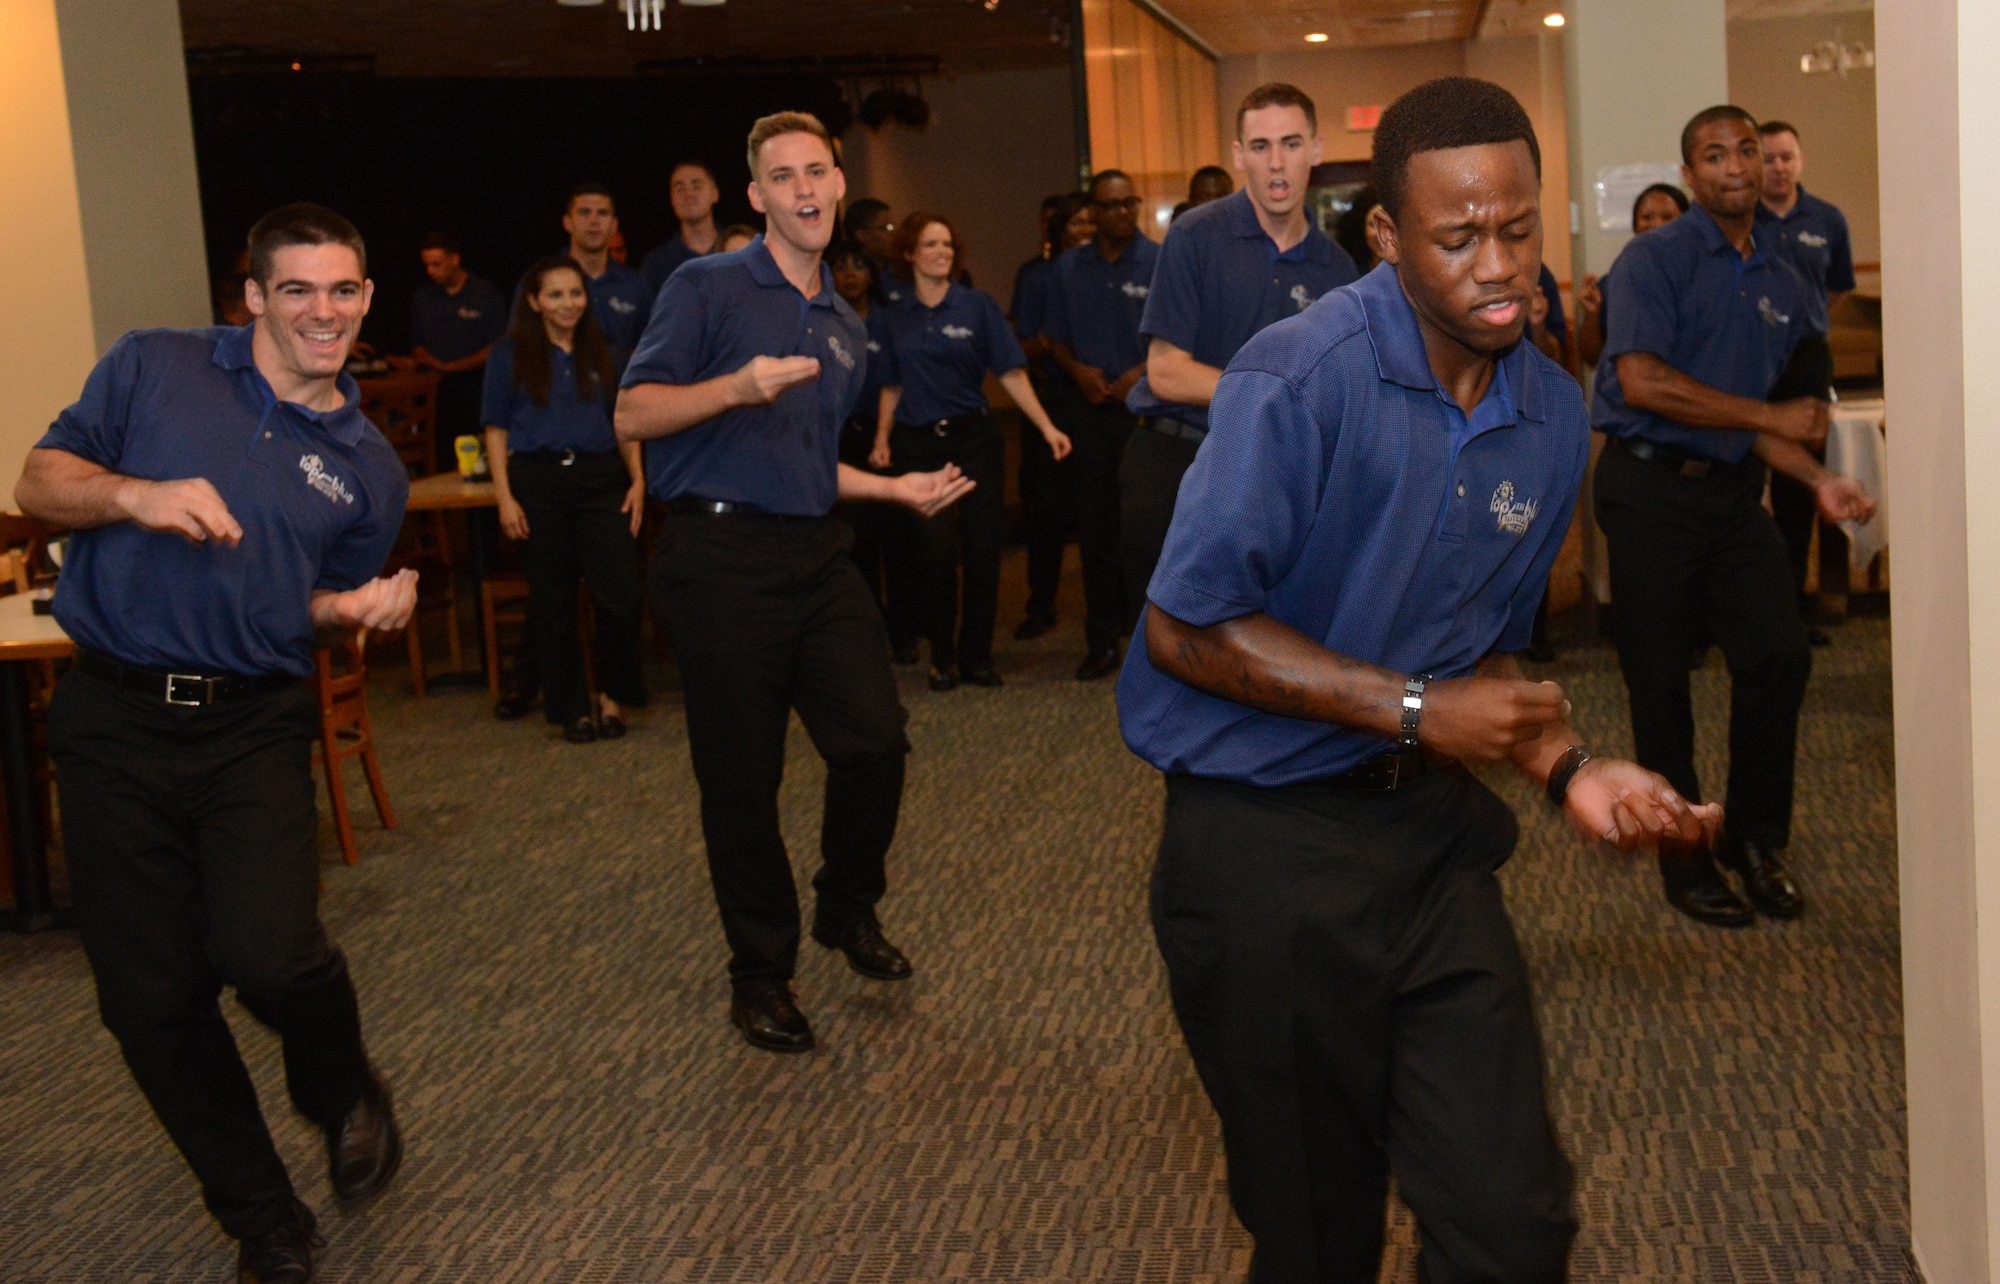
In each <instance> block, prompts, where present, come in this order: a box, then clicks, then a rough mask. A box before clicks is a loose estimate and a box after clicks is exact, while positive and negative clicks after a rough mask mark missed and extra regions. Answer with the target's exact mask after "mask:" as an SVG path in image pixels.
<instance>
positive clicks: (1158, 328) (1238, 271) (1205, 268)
mask: <svg viewBox="0 0 2000 1284" xmlns="http://www.w3.org/2000/svg"><path fill="white" fill-rule="evenodd" d="M1360 275H1361V274H1360V273H1359V272H1357V271H1356V270H1355V268H1354V260H1353V259H1351V258H1349V257H1348V256H1347V251H1346V250H1343V249H1341V248H1340V247H1339V246H1338V245H1335V244H1334V243H1333V242H1332V241H1330V240H1328V239H1327V235H1326V233H1325V232H1322V231H1320V230H1319V227H1318V226H1317V225H1316V224H1315V223H1314V222H1313V220H1312V219H1310V218H1308V219H1307V220H1306V236H1305V239H1304V240H1303V241H1300V242H1299V243H1298V244H1297V245H1294V246H1293V247H1292V248H1291V249H1289V250H1286V251H1285V252H1284V253H1282V254H1281V253H1279V252H1278V243H1277V242H1276V241H1273V240H1272V239H1271V238H1270V237H1269V236H1267V235H1265V233H1264V229H1263V227H1261V226H1260V225H1259V224H1258V222H1257V207H1256V206H1255V205H1253V204H1251V202H1250V193H1248V192H1247V191H1246V192H1237V193H1235V194H1233V195H1230V196H1225V197H1223V198H1222V199H1221V200H1219V201H1210V202H1208V203H1207V204H1205V205H1197V206H1196V207H1195V208H1193V209H1191V210H1189V211H1188V212H1187V213H1185V214H1183V215H1181V217H1180V218H1179V220H1177V221H1176V222H1175V223H1174V225H1173V226H1172V227H1170V228H1168V229H1167V239H1166V243H1165V244H1164V245H1162V246H1161V247H1160V262H1159V266H1157V267H1155V268H1154V269H1153V289H1152V294H1151V295H1150V296H1149V297H1148V298H1147V299H1146V311H1145V316H1144V318H1143V319H1142V320H1141V321H1140V322H1139V333H1140V335H1141V336H1143V338H1144V339H1146V340H1152V339H1165V340H1166V341H1167V342H1168V343H1171V344H1173V345H1174V346H1175V347H1176V348H1179V349H1180V350H1181V351H1182V352H1185V353H1187V354H1188V355H1190V356H1192V357H1193V358H1194V359H1195V360H1196V361H1199V362H1201V363H1202V364H1203V365H1209V366H1214V367H1215V368H1216V369H1218V370H1220V369H1222V368H1223V367H1224V366H1226V365H1228V364H1229V360H1230V358H1232V357H1234V356H1235V355H1236V353H1237V350H1238V349H1240V348H1241V347H1242V346H1243V345H1244V344H1246V343H1248V342H1250V336H1252V335H1254V334H1256V333H1257V332H1258V331H1259V330H1262V329H1263V328H1264V327H1265V326H1267V325H1270V324H1271V323H1272V322H1273V321H1279V320H1282V319H1284V318H1285V317H1289V316H1295V315H1297V314H1298V313H1300V312H1303V311H1305V310H1306V309H1307V308H1309V307H1311V306H1312V305H1313V302H1314V300H1316V299H1318V298H1319V297H1320V296H1321V295H1322V294H1325V293H1326V292H1327V291H1328V290H1333V289H1337V288H1339V287H1340V286H1343V285H1346V284H1347V283H1348V282H1350V281H1352V280H1354V279H1355V278H1356V277H1358V276H1360ZM1144 356H1145V353H1144V350H1143V349H1142V350H1141V352H1140V357H1141V359H1142V360H1143V359H1144ZM1125 405H1126V407H1127V408H1128V409H1130V410H1131V411H1132V413H1133V414H1135V415H1167V416H1169V417H1171V418H1174V419H1178V420H1180V421H1181V422H1182V423H1185V424H1189V425H1191V426H1193V427H1196V428H1206V427H1208V407H1207V406H1187V405H1182V404H1180V403H1179V402H1173V401H1164V400H1162V399H1161V398H1159V397H1157V396H1155V395H1153V388H1152V385H1151V384H1150V383H1149V382H1148V381H1147V379H1146V377H1145V376H1144V375H1141V376H1140V377H1139V382H1138V383H1137V384H1136V385H1134V387H1133V389H1132V392H1131V394H1130V395H1129V396H1127V397H1126V398H1125Z"/></svg>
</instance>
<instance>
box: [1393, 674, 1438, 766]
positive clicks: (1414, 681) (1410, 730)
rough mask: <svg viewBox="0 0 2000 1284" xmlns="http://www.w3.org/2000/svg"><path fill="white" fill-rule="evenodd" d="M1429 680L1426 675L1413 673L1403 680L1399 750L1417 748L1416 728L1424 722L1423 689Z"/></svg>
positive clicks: (1428, 676)
mask: <svg viewBox="0 0 2000 1284" xmlns="http://www.w3.org/2000/svg"><path fill="white" fill-rule="evenodd" d="M1430 680H1431V675H1430V674H1428V673H1413V674H1411V675H1410V676H1409V677H1407V678H1405V679H1404V680H1403V738H1402V740H1400V741H1399V742H1398V747H1399V748H1401V749H1406V750H1410V749H1415V748H1416V747H1417V727H1418V725H1419V724H1420V723H1422V722H1423V720H1424V688H1425V687H1426V686H1428V685H1429V684H1430Z"/></svg>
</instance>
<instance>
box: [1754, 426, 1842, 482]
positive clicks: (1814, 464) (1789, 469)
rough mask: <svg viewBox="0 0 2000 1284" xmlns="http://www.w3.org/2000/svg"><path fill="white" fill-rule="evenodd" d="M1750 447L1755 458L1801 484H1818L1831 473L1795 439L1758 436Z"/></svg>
mask: <svg viewBox="0 0 2000 1284" xmlns="http://www.w3.org/2000/svg"><path fill="white" fill-rule="evenodd" d="M1750 449H1751V451H1752V453H1754V454H1755V455H1756V456H1757V458H1759V459H1761V460H1763V461H1764V462H1765V463H1767V464H1769V465H1770V466H1771V467H1773V468H1775V469H1777V470H1778V471H1779V472H1781V473H1783V474H1784V475H1785V476H1787V477H1789V478H1791V479H1792V480H1793V481H1795V482H1798V483H1799V484H1800V485H1802V486H1818V485H1819V484H1820V483H1821V482H1823V481H1825V480H1826V479H1827V478H1828V477H1829V476H1831V475H1832V474H1830V473H1828V472H1827V470H1826V466H1825V465H1823V464H1821V463H1820V462H1819V460H1817V459H1814V458H1813V457H1812V454H1811V452H1809V451H1808V450H1806V448H1805V447H1804V446H1801V445H1799V443H1797V442H1795V441H1785V440H1783V439H1782V438H1778V437H1763V436H1760V437H1758V438H1757V442H1756V444H1755V445H1753V446H1751V447H1750Z"/></svg>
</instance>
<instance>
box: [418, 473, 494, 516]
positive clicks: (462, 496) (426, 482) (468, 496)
mask: <svg viewBox="0 0 2000 1284" xmlns="http://www.w3.org/2000/svg"><path fill="white" fill-rule="evenodd" d="M499 506H500V492H499V491H497V490H495V489H494V488H493V483H492V482H490V481H473V480H471V479H470V478H466V477H460V476H459V475H458V474H457V473H439V474H438V475H437V476H435V477H420V478H418V479H417V480H416V481H413V482H411V483H410V503H409V511H410V512H413V513H421V512H428V511H429V510H431V509H433V508H498V507H499Z"/></svg>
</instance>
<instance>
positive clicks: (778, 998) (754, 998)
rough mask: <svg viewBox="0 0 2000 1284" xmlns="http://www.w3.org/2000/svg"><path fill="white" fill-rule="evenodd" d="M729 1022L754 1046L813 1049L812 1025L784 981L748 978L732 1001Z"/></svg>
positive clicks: (788, 1049) (735, 993)
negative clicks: (794, 1000)
mask: <svg viewBox="0 0 2000 1284" xmlns="http://www.w3.org/2000/svg"><path fill="white" fill-rule="evenodd" d="M729 1023H730V1024H731V1025H733V1026H735V1027H736V1028H737V1029H739V1030H741V1031H742V1032H743V1037H744V1038H745V1039H747V1040H748V1041H749V1043H750V1046H751V1047H753V1048H762V1049H764V1051H766V1052H810V1051H812V1046H813V1031H812V1025H811V1023H809V1022H808V1021H807V1020H806V1014H805V1013H803V1012H801V1011H799V1008H798V1004H796V1003H794V1002H793V1001H792V987H791V986H789V985H786V984H785V983H784V982H783V981H745V982H744V983H742V984H741V985H738V986H737V987H736V989H735V992H734V993H733V995H732V996H731V998H730V1000H729Z"/></svg>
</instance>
